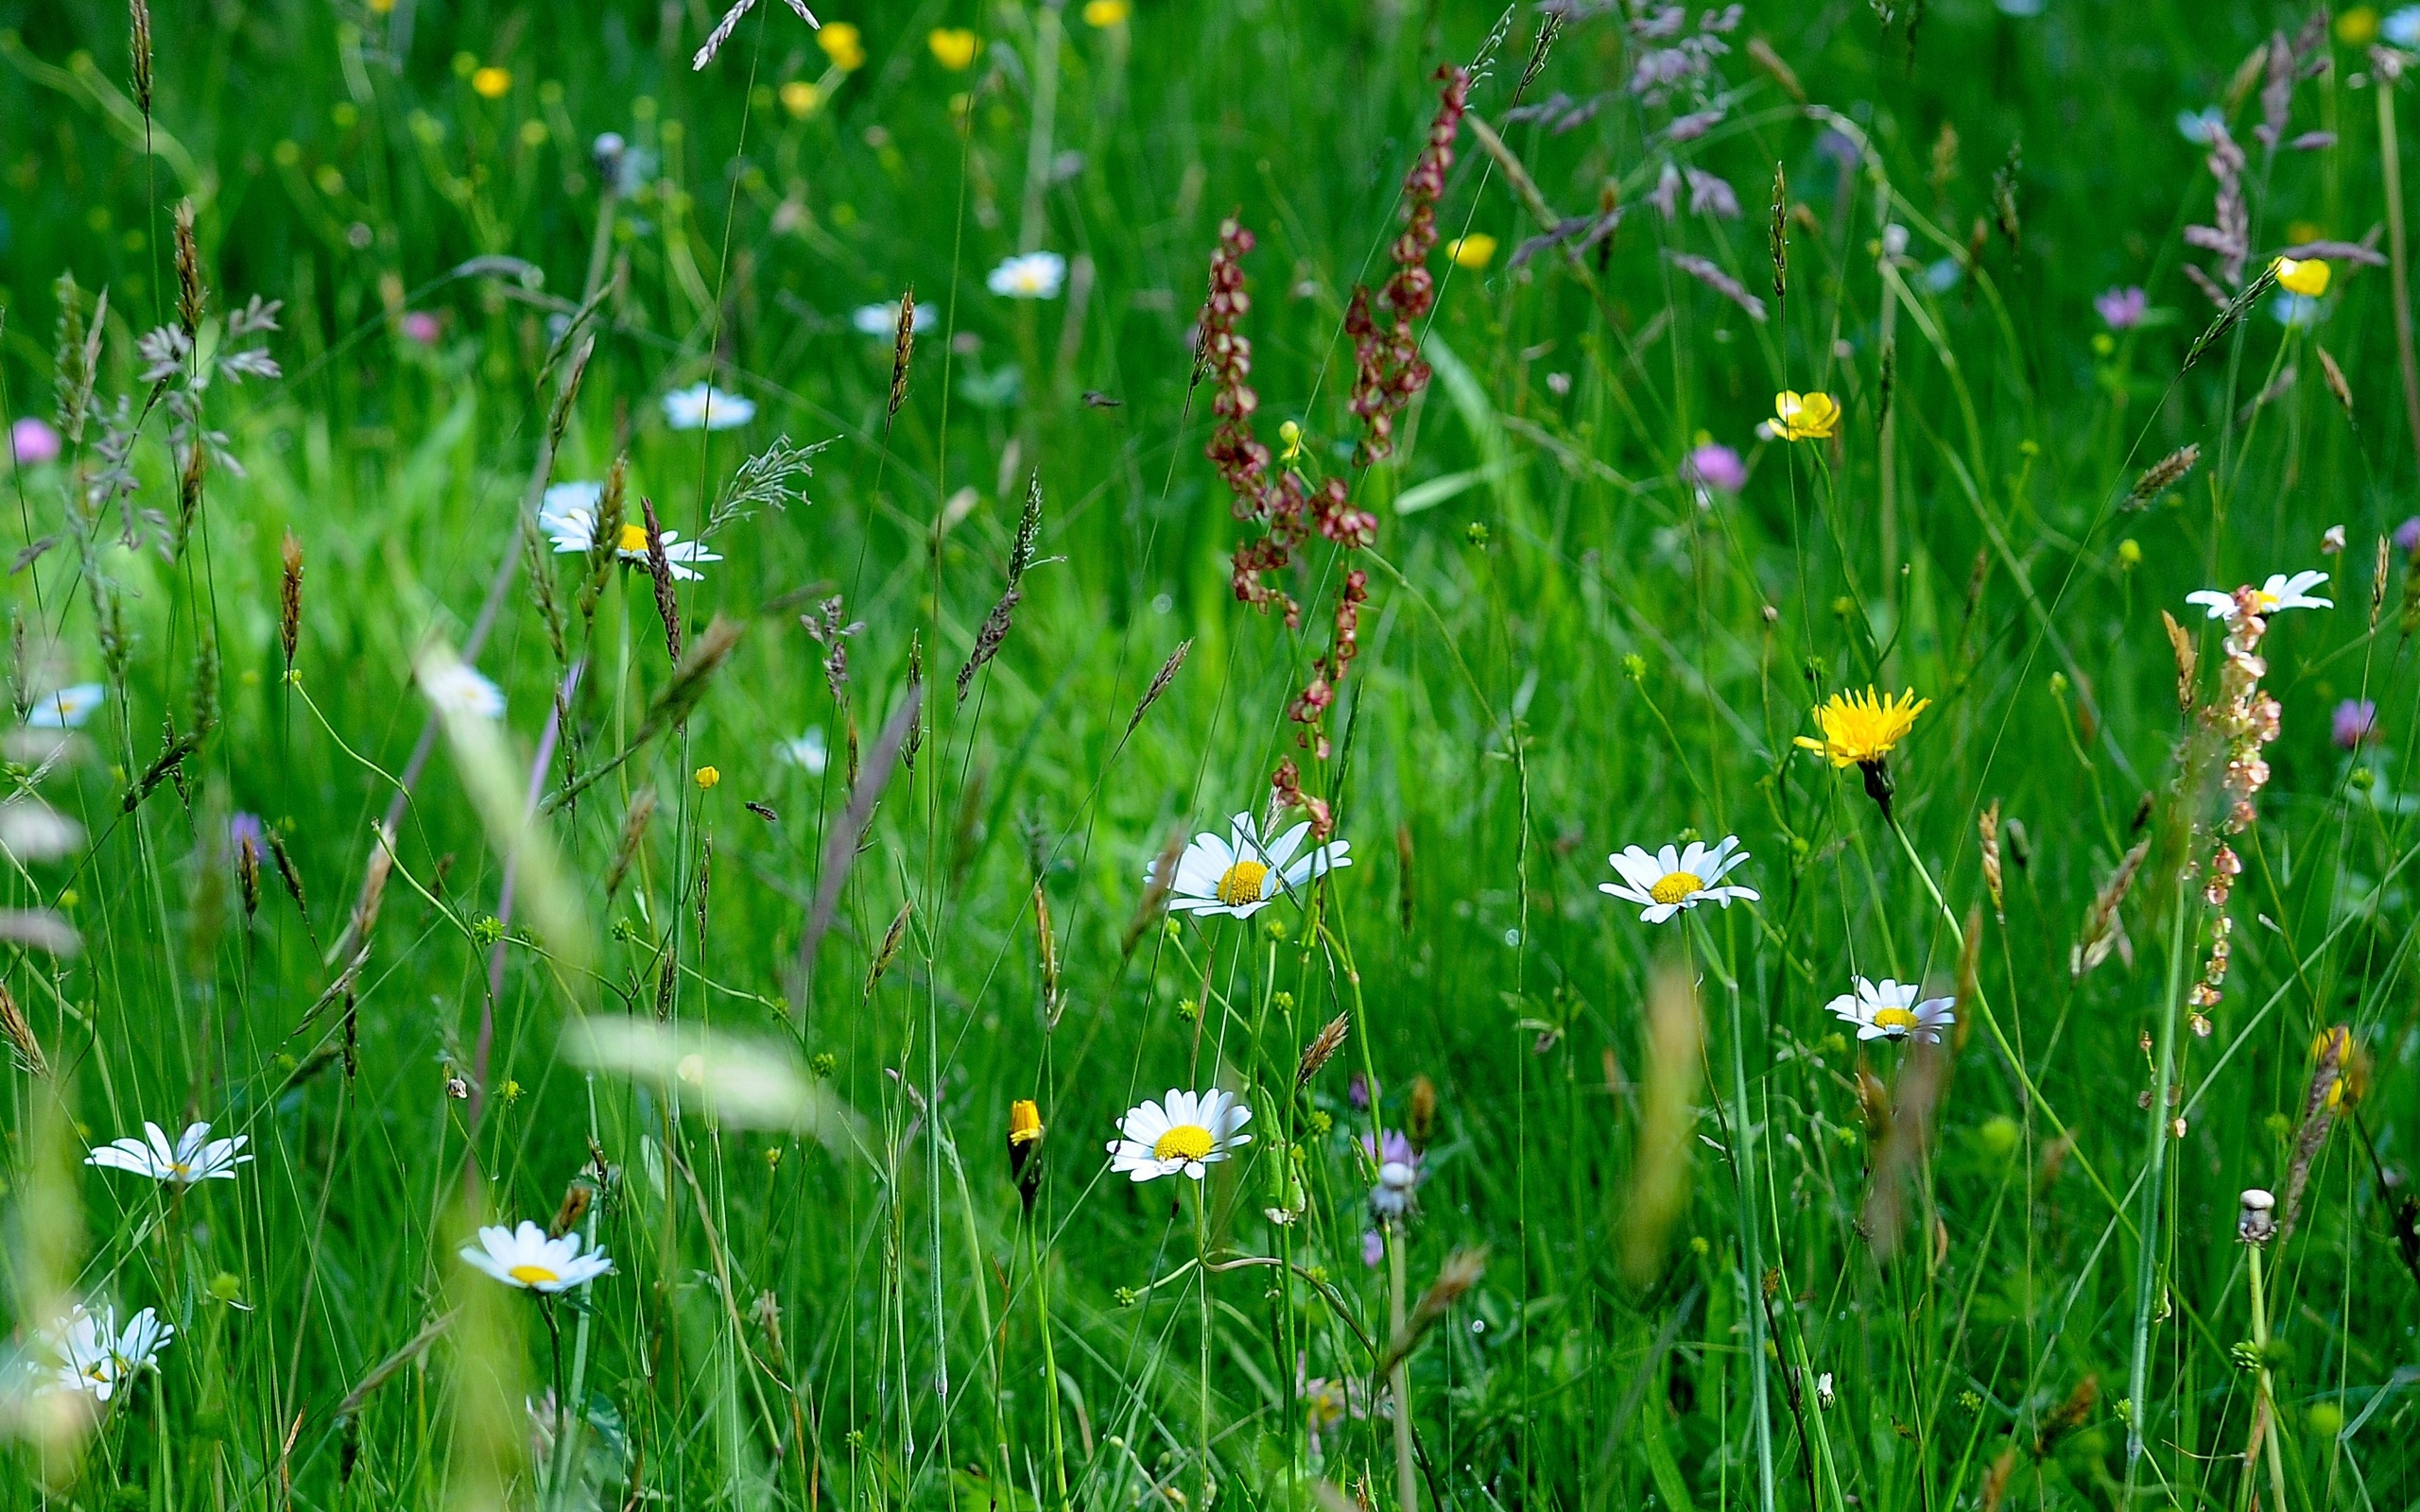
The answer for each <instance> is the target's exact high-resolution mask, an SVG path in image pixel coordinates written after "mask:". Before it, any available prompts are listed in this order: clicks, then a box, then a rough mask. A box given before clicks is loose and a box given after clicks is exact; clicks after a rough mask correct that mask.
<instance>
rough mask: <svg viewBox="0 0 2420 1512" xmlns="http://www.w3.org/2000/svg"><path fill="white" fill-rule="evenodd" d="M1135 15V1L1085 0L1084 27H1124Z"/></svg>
mask: <svg viewBox="0 0 2420 1512" xmlns="http://www.w3.org/2000/svg"><path fill="white" fill-rule="evenodd" d="M1133 13H1134V0H1084V25H1085V26H1124V25H1126V18H1127V17H1129V16H1131V15H1132V14H1133Z"/></svg>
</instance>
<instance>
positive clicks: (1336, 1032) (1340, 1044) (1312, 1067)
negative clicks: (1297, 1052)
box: [1294, 1013, 1353, 1091]
mask: <svg viewBox="0 0 2420 1512" xmlns="http://www.w3.org/2000/svg"><path fill="white" fill-rule="evenodd" d="M1352 1028H1353V1016H1352V1015H1351V1014H1349V1013H1340V1014H1338V1015H1337V1016H1336V1017H1335V1018H1333V1019H1330V1020H1329V1021H1328V1022H1326V1023H1324V1024H1322V1025H1321V1027H1320V1032H1319V1033H1317V1034H1315V1035H1313V1036H1311V1042H1310V1043H1309V1044H1306V1045H1305V1046H1304V1047H1303V1054H1302V1057H1301V1058H1300V1059H1298V1060H1296V1061H1295V1062H1294V1090H1295V1091H1302V1090H1303V1089H1304V1088H1305V1087H1308V1086H1309V1085H1310V1084H1311V1078H1312V1077H1314V1076H1316V1075H1318V1074H1320V1068H1322V1066H1325V1065H1326V1064H1327V1063H1328V1061H1330V1060H1331V1059H1333V1058H1334V1057H1335V1056H1336V1053H1337V1052H1338V1051H1340V1050H1341V1049H1343V1048H1344V1038H1345V1036H1346V1035H1347V1034H1348V1033H1350V1032H1351V1031H1352Z"/></svg>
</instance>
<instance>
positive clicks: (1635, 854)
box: [1597, 834, 1756, 924]
mask: <svg viewBox="0 0 2420 1512" xmlns="http://www.w3.org/2000/svg"><path fill="white" fill-rule="evenodd" d="M1738 843H1739V837H1738V836H1737V835H1736V834H1726V835H1724V836H1723V837H1722V843H1721V844H1720V845H1717V846H1707V845H1705V844H1703V843H1702V842H1700V841H1696V840H1692V841H1690V842H1689V848H1688V849H1687V850H1685V851H1684V850H1681V849H1679V848H1678V847H1675V846H1666V847H1665V848H1664V849H1663V851H1662V852H1661V853H1658V854H1650V853H1649V852H1648V851H1645V850H1644V849H1642V848H1641V847H1638V846H1632V847H1631V848H1630V849H1629V850H1627V851H1622V852H1621V853H1619V854H1618V855H1611V856H1607V857H1606V858H1605V859H1606V860H1607V861H1610V862H1611V863H1613V868H1614V869H1615V870H1616V871H1618V872H1620V873H1621V877H1622V880H1621V881H1620V882H1600V883H1599V884H1597V890H1598V891H1599V892H1604V893H1611V894H1613V895H1614V896H1615V897H1616V898H1620V899H1624V900H1626V901H1628V902H1634V903H1640V904H1643V905H1644V906H1645V912H1643V913H1641V914H1640V915H1639V916H1638V917H1639V919H1640V920H1641V921H1643V922H1645V923H1650V924H1660V923H1662V922H1664V920H1666V919H1669V918H1671V917H1672V916H1673V915H1674V914H1677V913H1679V912H1680V911H1681V910H1682V909H1684V908H1695V907H1696V906H1697V905H1698V904H1700V903H1720V904H1721V905H1722V906H1723V907H1725V908H1728V907H1730V906H1731V900H1732V899H1734V898H1745V899H1748V900H1749V901H1751V902H1754V901H1755V898H1756V890H1755V888H1754V887H1741V886H1737V885H1730V886H1724V885H1721V883H1722V879H1723V877H1724V876H1726V875H1727V874H1729V872H1730V871H1731V869H1732V868H1734V867H1737V866H1738V865H1739V863H1741V862H1742V861H1745V860H1747V859H1748V852H1747V851H1734V850H1733V849H1732V847H1734V846H1736V845H1737V844H1738Z"/></svg>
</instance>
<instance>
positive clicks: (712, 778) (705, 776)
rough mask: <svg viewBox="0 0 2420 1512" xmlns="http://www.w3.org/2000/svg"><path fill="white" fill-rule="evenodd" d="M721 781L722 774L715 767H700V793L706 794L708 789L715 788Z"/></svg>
mask: <svg viewBox="0 0 2420 1512" xmlns="http://www.w3.org/2000/svg"><path fill="white" fill-rule="evenodd" d="M721 781H722V773H720V772H718V771H716V770H715V769H714V768H713V767H711V766H700V767H699V768H698V791H699V792H700V793H702V792H704V791H705V790H706V789H708V788H710V787H712V786H714V785H715V784H716V783H717V782H721Z"/></svg>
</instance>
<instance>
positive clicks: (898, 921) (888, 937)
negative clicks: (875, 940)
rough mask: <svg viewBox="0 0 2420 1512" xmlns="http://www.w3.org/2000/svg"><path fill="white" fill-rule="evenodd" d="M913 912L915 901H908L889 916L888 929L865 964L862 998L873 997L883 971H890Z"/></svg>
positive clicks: (906, 934)
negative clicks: (871, 958)
mask: <svg viewBox="0 0 2420 1512" xmlns="http://www.w3.org/2000/svg"><path fill="white" fill-rule="evenodd" d="M915 911H916V904H915V901H914V900H913V899H910V900H908V901H907V902H902V903H901V904H900V905H899V912H898V913H896V914H893V915H892V916H891V919H890V928H889V929H886V930H884V931H883V932H882V944H881V946H880V947H879V948H877V949H876V950H875V951H874V953H873V960H872V961H871V962H869V963H867V966H866V987H865V991H864V992H863V993H862V994H861V995H862V996H864V997H867V998H872V997H873V989H874V985H875V984H876V983H878V982H880V981H881V980H882V976H883V973H884V972H885V971H890V963H891V962H892V961H895V960H897V959H898V958H899V946H900V942H901V941H903V940H905V939H906V938H907V937H908V918H909V917H910V916H911V915H913V914H914V913H915Z"/></svg>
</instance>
